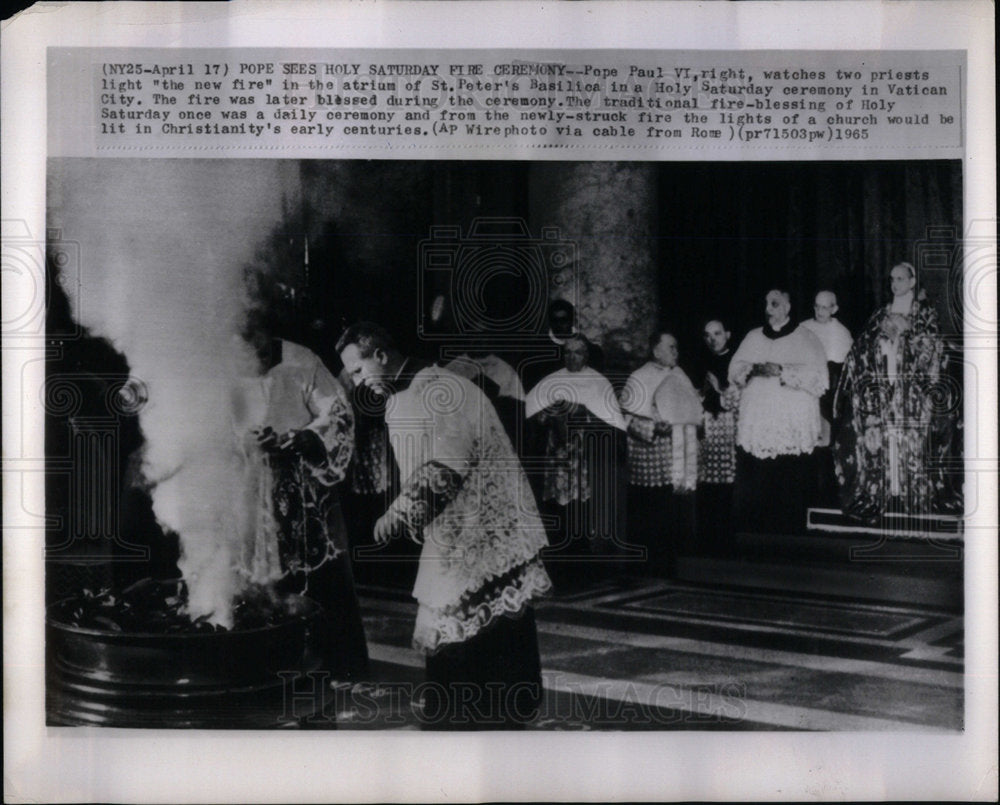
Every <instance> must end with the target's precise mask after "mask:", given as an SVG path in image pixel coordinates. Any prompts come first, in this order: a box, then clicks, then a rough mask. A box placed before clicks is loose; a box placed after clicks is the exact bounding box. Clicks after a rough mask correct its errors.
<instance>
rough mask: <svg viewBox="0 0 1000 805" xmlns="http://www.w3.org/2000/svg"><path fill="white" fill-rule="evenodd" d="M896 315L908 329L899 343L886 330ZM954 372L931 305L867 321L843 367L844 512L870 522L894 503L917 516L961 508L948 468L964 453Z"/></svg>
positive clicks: (837, 405) (838, 446)
mask: <svg viewBox="0 0 1000 805" xmlns="http://www.w3.org/2000/svg"><path fill="white" fill-rule="evenodd" d="M890 317H896V321H897V322H898V323H901V324H904V325H905V329H904V330H903V331H902V332H901V333H899V335H898V336H897V337H896V338H895V339H892V338H890V337H889V336H888V335H886V334H885V332H884V329H883V328H884V327H885V325H886V321H887V319H889V318H890ZM900 319H904V320H905V321H902V322H900ZM893 364H894V367H893ZM949 369H950V367H949V361H948V355H947V352H946V350H945V341H944V339H943V338H942V336H941V335H940V334H939V330H938V317H937V312H936V311H935V310H934V308H933V307H932V306H931V305H929V304H927V303H926V302H923V301H920V300H914V302H913V304H912V305H911V308H910V313H909V315H908V316H901V314H893V313H891V312H890V309H889V307H888V306H885V307H881V308H879V309H878V310H876V311H875V313H874V314H873V315H872V317H871V318H870V319H869V320H868V322H867V324H866V325H865V328H864V330H863V332H862V333H861V335H859V336H858V339H857V340H856V341H855V342H854V346H853V347H852V349H851V351H850V353H849V354H848V356H847V360H846V362H845V363H844V370H843V373H842V374H841V378H840V383H839V385H838V387H837V394H836V399H835V401H834V412H835V414H836V416H837V419H838V421H839V422H840V424H841V427H840V428H839V431H838V433H837V437H836V439H835V441H834V457H835V462H836V470H837V479H838V481H839V483H840V487H841V505H842V507H843V509H844V511H845V512H847V513H849V514H852V515H854V516H856V517H861V518H865V519H871V518H875V517H877V516H878V515H880V514H881V513H883V512H885V511H887V510H888V509H889V508H890V506H891V505H897V506H899V507H901V508H902V510H903V511H906V512H910V513H926V512H928V511H933V512H957V511H960V510H961V507H962V498H961V493H960V491H959V489H958V488H956V487H957V482H955V481H954V480H953V479H951V478H950V477H949V472H948V470H949V464H954V463H955V461H956V459H960V455H961V453H960V448H959V447H958V445H959V444H960V441H959V439H960V433H959V431H960V428H961V419H960V412H961V400H962V395H961V393H960V388H961V387H960V385H959V384H958V382H957V380H955V381H954V382H953V383H949V378H948V375H947V372H948V370H949ZM960 474H961V473H958V475H960Z"/></svg>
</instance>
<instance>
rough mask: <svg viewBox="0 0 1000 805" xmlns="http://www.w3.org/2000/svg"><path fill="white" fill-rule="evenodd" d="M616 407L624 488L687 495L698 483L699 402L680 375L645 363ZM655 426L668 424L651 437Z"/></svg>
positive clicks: (657, 365)
mask: <svg viewBox="0 0 1000 805" xmlns="http://www.w3.org/2000/svg"><path fill="white" fill-rule="evenodd" d="M621 405H622V410H623V411H624V412H625V418H626V422H627V423H628V466H629V483H630V484H633V485H636V486H653V487H659V486H672V487H673V488H674V491H676V492H690V491H692V490H693V489H694V488H695V486H696V484H697V479H698V439H697V434H696V425H697V424H698V423H699V422H700V420H701V402H700V400H699V399H698V396H697V394H696V393H695V390H694V387H693V386H692V385H691V381H690V380H689V379H688V377H687V375H686V374H685V373H684V371H683V370H682V369H680V368H679V367H676V366H674V367H667V366H661V365H659V364H657V363H655V362H653V361H649V362H647V363H646V364H644V365H643V366H641V367H640V368H639V369H637V370H636V371H634V372H633V373H632V374H631V375H630V376H629V378H628V381H627V382H626V383H625V388H624V389H623V390H622V395H621ZM682 408H686V409H688V411H687V412H686V413H684V412H682V411H681V410H680V409H682ZM658 421H659V422H667V423H668V424H670V425H671V428H670V430H669V432H667V433H663V434H656V433H655V427H656V423H657V422H658Z"/></svg>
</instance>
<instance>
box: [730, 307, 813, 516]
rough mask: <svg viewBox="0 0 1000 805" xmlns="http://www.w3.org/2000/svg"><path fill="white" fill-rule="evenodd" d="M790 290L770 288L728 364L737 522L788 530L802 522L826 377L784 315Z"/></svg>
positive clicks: (806, 338) (803, 335)
mask: <svg viewBox="0 0 1000 805" xmlns="http://www.w3.org/2000/svg"><path fill="white" fill-rule="evenodd" d="M791 309H792V304H791V298H790V297H789V295H788V293H787V292H786V291H783V290H780V289H774V290H772V291H770V292H768V294H767V297H766V301H765V315H766V316H767V323H766V324H765V325H764V326H763V327H758V328H757V329H755V330H751V331H750V332H749V333H747V335H746V338H744V339H743V343H741V344H740V347H739V349H737V350H736V354H735V355H733V360H732V362H731V363H730V365H729V380H730V382H731V383H735V384H736V386H737V387H738V388H740V389H742V393H741V396H740V411H739V423H738V425H737V431H736V444H737V454H736V490H735V510H736V524H737V527H744V528H747V529H750V530H753V531H763V532H772V533H773V532H776V531H777V532H790V533H796V532H798V531H801V530H803V529H804V527H805V505H806V498H807V496H808V494H809V488H810V485H811V482H812V469H813V464H812V462H811V456H812V453H813V450H815V448H816V444H817V442H818V441H819V437H820V415H819V398H820V397H821V396H822V395H823V392H824V391H826V388H827V385H828V383H829V378H828V374H827V368H826V354H825V353H824V352H823V345H822V344H821V343H820V341H819V339H818V338H816V336H815V335H813V334H812V333H811V332H809V330H807V329H806V328H805V327H802V326H796V324H795V323H794V322H793V321H792V320H791Z"/></svg>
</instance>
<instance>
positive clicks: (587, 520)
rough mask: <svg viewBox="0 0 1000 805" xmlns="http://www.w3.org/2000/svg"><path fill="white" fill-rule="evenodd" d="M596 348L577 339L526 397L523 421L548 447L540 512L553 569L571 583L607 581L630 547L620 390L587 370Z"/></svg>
mask: <svg viewBox="0 0 1000 805" xmlns="http://www.w3.org/2000/svg"><path fill="white" fill-rule="evenodd" d="M589 347H590V345H589V343H588V342H587V340H586V339H585V338H584V337H583V336H582V335H572V336H570V337H569V338H567V339H566V342H565V344H564V345H563V361H564V368H562V369H559V370H558V371H555V372H552V373H551V374H549V375H547V376H546V377H544V378H543V379H542V380H541V381H539V383H538V384H537V385H536V386H535V387H534V388H533V389H531V391H530V392H528V397H527V400H526V401H525V416H526V417H527V418H528V423H529V426H530V427H531V428H532V430H534V431H535V433H536V434H537V436H538V439H539V441H540V442H541V443H542V444H543V445H544V446H543V447H542V448H541V449H536V450H535V451H534V452H535V453H536V454H540V455H543V456H544V459H543V460H544V466H545V470H544V477H543V482H542V490H541V495H540V497H541V503H542V510H543V513H544V514H545V516H546V517H547V518H548V519H549V525H550V531H549V533H550V534H551V535H552V542H553V546H552V551H551V552H550V553H549V556H551V558H552V562H551V563H550V567H552V569H553V571H554V572H560V571H561V572H563V574H562V578H563V579H564V580H566V581H568V582H575V581H581V582H582V581H588V580H590V579H592V578H593V577H595V576H600V575H603V574H604V573H605V572H606V571H608V570H609V569H610V568H611V562H612V560H613V559H614V557H616V556H617V555H619V554H620V553H621V552H622V549H623V548H625V547H626V538H627V534H626V532H625V522H626V520H625V510H626V502H625V500H626V495H627V476H626V467H625V461H626V444H625V418H624V417H623V416H622V412H621V409H620V408H619V405H618V400H617V399H616V397H615V392H614V388H613V387H612V386H611V383H610V382H609V381H608V379H607V378H606V377H604V375H602V374H601V373H600V372H598V371H597V370H596V369H592V368H591V367H590V366H589V363H588V362H589V356H590V348H589Z"/></svg>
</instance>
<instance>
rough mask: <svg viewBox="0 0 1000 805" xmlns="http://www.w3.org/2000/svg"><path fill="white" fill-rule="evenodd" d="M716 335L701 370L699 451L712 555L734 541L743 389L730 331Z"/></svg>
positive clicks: (702, 537)
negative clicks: (734, 378) (732, 374)
mask: <svg viewBox="0 0 1000 805" xmlns="http://www.w3.org/2000/svg"><path fill="white" fill-rule="evenodd" d="M710 324H718V323H717V322H710ZM706 329H707V328H706ZM713 336H714V337H715V339H716V340H715V343H716V344H717V345H718V346H717V350H718V351H716V350H715V349H713V348H712V346H711V342H708V345H707V346H706V348H705V350H704V351H703V354H702V360H701V364H700V365H699V366H698V369H697V373H696V382H697V384H698V391H699V394H700V395H701V398H702V407H703V409H704V414H703V417H702V424H703V434H702V440H701V451H700V453H699V454H698V490H697V521H698V538H699V542H700V547H702V548H704V549H706V550H707V551H708V552H710V553H719V554H725V553H728V552H729V550H730V548H731V547H732V542H733V540H732V536H733V535H732V507H733V485H734V484H735V482H736V422H737V411H738V410H739V401H740V393H739V388H738V387H737V386H736V385H735V384H734V383H730V382H729V364H730V362H731V361H732V358H733V350H732V349H731V348H730V347H729V334H728V332H727V331H724V330H723V329H722V326H721V324H720V325H719V326H718V327H717V328H716V330H715V331H713ZM707 339H708V335H707V333H706V340H707Z"/></svg>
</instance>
